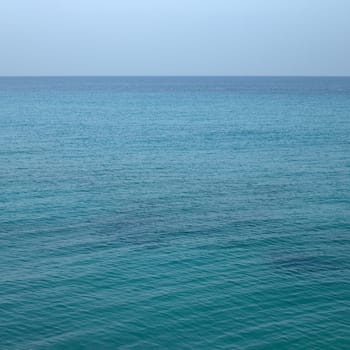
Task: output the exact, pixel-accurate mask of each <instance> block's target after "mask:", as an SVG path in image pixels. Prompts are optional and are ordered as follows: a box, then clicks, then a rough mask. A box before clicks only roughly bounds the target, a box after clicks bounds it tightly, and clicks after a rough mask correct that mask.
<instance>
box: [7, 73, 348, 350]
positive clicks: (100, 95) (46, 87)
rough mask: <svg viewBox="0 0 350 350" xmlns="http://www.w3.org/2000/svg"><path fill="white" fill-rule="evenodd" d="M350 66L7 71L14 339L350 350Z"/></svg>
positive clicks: (72, 345)
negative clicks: (296, 73) (175, 73)
mask: <svg viewBox="0 0 350 350" xmlns="http://www.w3.org/2000/svg"><path fill="white" fill-rule="evenodd" d="M349 189H350V78H331V77H330V78H316V77H315V78H302V77H295V78H282V77H280V78H273V77H271V78H268V77H178V78H176V77H168V78H167V77H153V78H152V77H147V78H146V77H144V78H142V77H119V78H118V77H61V78H58V77H52V78H50V77H41V78H35V77H27V78H20V77H18V78H5V77H3V78H0V243H1V244H0V348H1V349H6V350H7V349H16V350H17V349H23V350H24V349H74V350H75V349H125V350H126V349H142V350H145V349H146V350H147V349H181V350H182V349H201V350H206V349H210V350H211V349H268V350H270V349H271V350H274V349H276V350H283V349H293V350H297V349H315V350H316V349H317V350H320V349H327V350H331V349H350V305H349V303H350V241H349V234H350V192H349Z"/></svg>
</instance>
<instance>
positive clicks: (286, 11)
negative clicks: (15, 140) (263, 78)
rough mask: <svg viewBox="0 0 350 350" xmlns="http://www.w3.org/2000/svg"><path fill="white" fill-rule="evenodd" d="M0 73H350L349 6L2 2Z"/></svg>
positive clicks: (291, 1)
mask: <svg viewBox="0 0 350 350" xmlns="http://www.w3.org/2000/svg"><path fill="white" fill-rule="evenodd" d="M0 48H1V52H0V75H350V0H125V1H119V0H0Z"/></svg>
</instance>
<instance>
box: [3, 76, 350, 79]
mask: <svg viewBox="0 0 350 350" xmlns="http://www.w3.org/2000/svg"><path fill="white" fill-rule="evenodd" d="M1 78H350V75H0V79H1Z"/></svg>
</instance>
